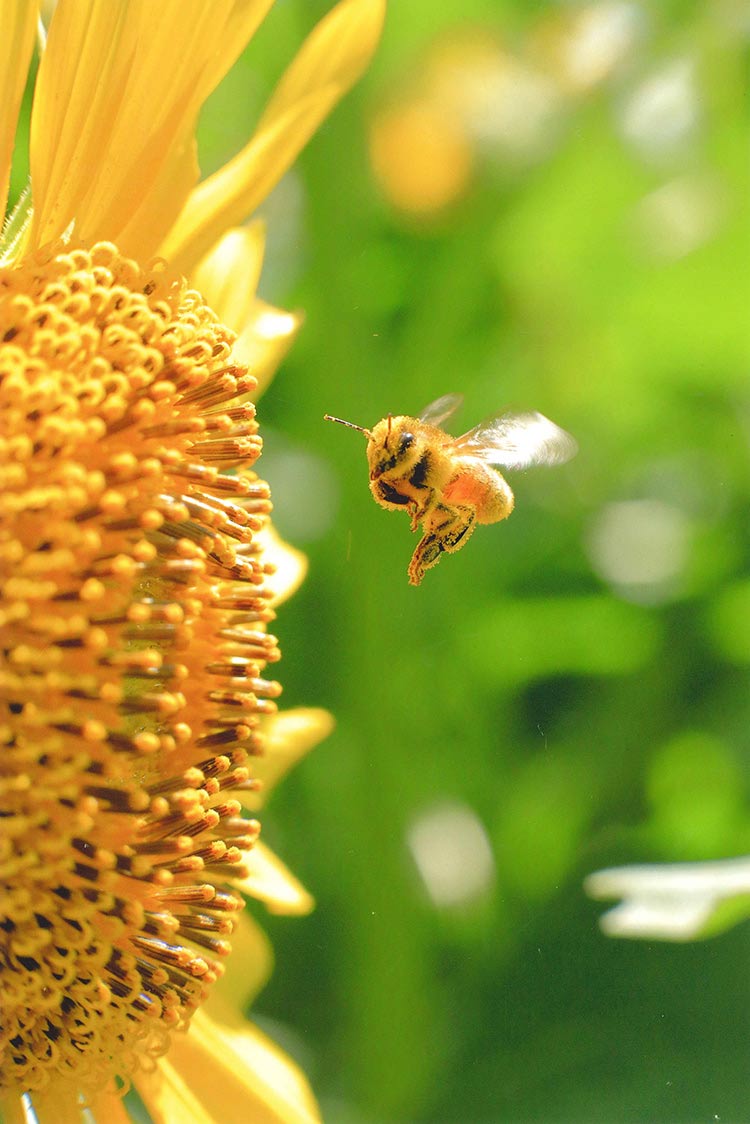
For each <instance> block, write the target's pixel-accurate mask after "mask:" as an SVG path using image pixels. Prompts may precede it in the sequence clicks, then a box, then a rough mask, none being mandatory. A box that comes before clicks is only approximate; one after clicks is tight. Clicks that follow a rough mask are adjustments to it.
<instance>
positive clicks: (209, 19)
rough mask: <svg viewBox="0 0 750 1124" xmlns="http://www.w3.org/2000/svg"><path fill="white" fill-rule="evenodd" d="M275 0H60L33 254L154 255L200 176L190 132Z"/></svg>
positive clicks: (47, 67) (36, 188) (36, 161)
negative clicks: (90, 250)
mask: <svg viewBox="0 0 750 1124" xmlns="http://www.w3.org/2000/svg"><path fill="white" fill-rule="evenodd" d="M270 3H271V0H238V2H236V3H235V2H233V0H212V3H210V4H206V3H205V2H204V0H162V2H161V3H159V4H154V3H153V0H60V3H59V4H58V6H57V8H56V10H55V14H54V17H53V19H52V25H51V27H50V31H49V36H48V40H47V48H46V50H45V52H44V56H43V59H42V64H41V66H40V69H39V76H38V80H37V89H36V95H35V99H34V109H33V113H32V122H31V142H30V163H31V180H32V191H33V197H34V218H33V224H32V229H31V233H30V239H29V241H30V244H31V246H32V247H34V246H37V245H39V244H40V243H43V242H45V241H47V240H48V239H50V238H54V237H56V236H58V235H60V234H62V233H63V231H65V229H66V228H67V227H68V226H69V224H70V223H71V222H72V221H73V220H75V224H76V233H77V234H78V235H79V236H80V237H81V238H82V239H84V240H85V241H94V240H95V239H97V238H109V239H112V240H113V241H117V242H118V243H119V245H120V249H123V250H126V251H127V252H129V253H133V254H135V255H137V256H147V255H148V254H149V253H153V252H155V250H156V249H157V247H158V244H159V242H160V240H161V237H162V235H163V234H164V232H165V231H166V230H167V229H168V228H169V226H170V225H171V224H172V223H173V222H174V219H175V217H176V215H177V214H178V213H179V210H180V208H181V207H182V205H183V203H184V201H185V198H186V197H187V194H188V192H189V190H190V187H191V186H192V185H193V184H194V183H195V181H196V180H197V175H198V170H197V164H196V161H195V154H194V140H193V130H194V125H195V119H196V116H197V113H198V110H199V109H200V106H201V103H202V102H203V100H204V99H205V98H206V97H207V96H208V94H209V92H210V91H211V90H212V89H213V88H214V86H215V85H216V84H217V83H218V81H219V80H220V79H221V77H222V76H223V75H224V74H225V73H226V71H227V70H228V69H229V67H230V66H231V65H232V63H233V62H234V61H235V59H236V57H237V55H238V54H239V52H240V51H241V50H242V48H243V47H244V45H245V43H246V42H247V39H248V38H249V37H250V36H251V35H252V33H253V31H254V30H255V28H256V27H257V25H258V23H259V22H260V21H261V19H262V18H263V16H264V15H265V13H266V12H267V10H268V8H269V6H270Z"/></svg>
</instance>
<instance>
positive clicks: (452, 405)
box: [419, 394, 464, 425]
mask: <svg viewBox="0 0 750 1124" xmlns="http://www.w3.org/2000/svg"><path fill="white" fill-rule="evenodd" d="M463 400H464V396H463V394H444V395H443V397H442V398H438V399H436V401H435V402H430V404H429V406H425V408H424V410H422V412H421V414H420V415H419V421H421V422H426V423H427V425H440V424H441V422H444V421H447V420H448V418H449V417H450V416H451V414H455V412H456V410H457V409H458V408H459V406H460V405H461V403H462V402H463Z"/></svg>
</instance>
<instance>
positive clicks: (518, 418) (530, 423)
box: [453, 410, 578, 468]
mask: <svg viewBox="0 0 750 1124" xmlns="http://www.w3.org/2000/svg"><path fill="white" fill-rule="evenodd" d="M453 446H454V448H455V450H456V452H457V453H458V454H459V456H462V457H474V458H476V459H477V460H482V461H484V462H485V463H486V464H494V465H498V467H500V468H529V467H530V466H531V465H533V464H564V463H565V461H569V460H570V458H571V457H574V456H575V454H576V453H577V452H578V445H577V444H576V441H575V439H574V438H573V437H571V436H570V434H569V433H566V432H565V430H564V429H560V426H559V425H555V423H554V422H552V421H550V420H549V418H545V416H544V414H539V413H537V412H536V410H532V411H530V412H529V413H527V414H497V415H496V416H495V417H493V418H487V420H486V421H483V422H480V423H479V425H476V426H474V428H473V429H470V430H469V431H468V433H464V434H463V435H462V436H461V437H457V438H456V439H455V441H454V442H453Z"/></svg>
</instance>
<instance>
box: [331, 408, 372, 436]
mask: <svg viewBox="0 0 750 1124" xmlns="http://www.w3.org/2000/svg"><path fill="white" fill-rule="evenodd" d="M323 421H333V422H338V423H339V425H346V426H348V427H349V429H358V430H359V432H360V433H364V435H365V437H366V438H367V440H368V441H369V440H370V438H371V437H372V434H371V433H370V431H369V429H365V427H364V426H363V425H355V424H354V422H348V421H344V419H343V418H334V417H332V416H331V414H324V415H323Z"/></svg>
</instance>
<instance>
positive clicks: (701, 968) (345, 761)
mask: <svg viewBox="0 0 750 1124" xmlns="http://www.w3.org/2000/svg"><path fill="white" fill-rule="evenodd" d="M328 7H329V4H327V3H320V2H318V0H315V2H312V0H278V2H277V4H276V6H275V8H274V9H273V11H272V13H271V15H270V17H269V18H268V20H267V22H266V24H265V25H264V27H263V29H262V31H261V32H260V33H259V35H258V37H257V39H256V41H255V42H254V44H253V45H252V46H251V48H250V50H249V51H248V52H247V54H246V56H244V57H243V59H242V60H241V62H240V63H239V65H238V67H237V68H236V69H235V71H234V72H233V73H232V75H231V76H230V77H229V78H228V79H227V81H226V82H225V83H224V85H223V86H222V87H221V89H220V90H219V91H218V92H217V94H216V95H215V96H214V98H213V99H212V101H211V102H210V103H209V106H208V107H207V109H206V111H205V113H204V117H203V121H202V134H201V137H202V163H203V167H204V170H205V171H210V170H212V169H213V168H214V167H216V166H218V165H219V164H220V163H221V162H223V161H224V160H225V159H226V158H227V157H228V156H230V155H231V154H232V153H233V152H234V151H236V150H237V149H238V148H239V147H240V146H241V144H242V143H243V142H244V140H245V138H246V137H247V136H248V134H249V132H250V130H251V128H252V125H253V122H254V121H255V120H256V119H257V114H258V111H259V109H260V106H261V105H262V103H263V100H264V98H265V97H266V96H267V94H268V91H269V90H270V88H271V84H272V82H273V81H274V80H275V78H276V77H277V76H278V75H279V74H280V72H281V70H282V69H283V66H284V65H285V64H286V62H288V61H289V59H290V58H291V57H292V55H293V53H294V51H295V50H296V49H297V47H298V46H299V44H300V43H301V41H302V39H303V37H304V35H305V34H306V33H307V32H308V31H309V30H310V28H311V27H312V26H313V24H314V23H315V21H316V19H317V18H318V17H319V16H320V15H322V14H323V12H325V11H326V10H327V8H328ZM747 13H748V9H747V6H746V5H744V4H742V3H739V2H738V3H736V4H733V3H731V2H722V0H716V2H711V3H709V2H704V3H688V2H686V0H671V2H668V3H658V4H657V3H656V2H654V3H652V4H647V3H637V2H633V3H629V2H619V0H610V2H601V3H594V4H589V5H586V4H574V3H568V4H563V3H550V2H546V3H545V2H541V0H540V2H537V3H521V2H516V3H512V2H505V0H441V2H440V4H435V3H434V0H393V2H392V4H391V6H390V11H389V16H388V22H387V27H386V32H385V37H384V40H383V43H382V47H381V49H380V51H379V53H378V56H377V59H376V62H375V64H374V66H373V67H372V68H371V70H370V72H369V73H368V75H367V77H366V78H365V80H364V81H363V82H362V83H361V84H360V85H359V86H358V88H357V89H356V90H355V92H354V94H353V95H351V96H349V97H348V98H347V99H346V101H345V102H344V103H343V105H342V106H341V107H340V108H339V109H338V110H337V111H336V113H335V114H334V116H333V117H332V118H331V120H330V121H329V122H328V123H327V124H326V125H325V126H324V127H323V129H322V130H321V132H320V133H319V134H318V136H317V137H316V138H315V139H314V140H313V142H312V143H311V144H310V146H309V148H308V149H307V151H306V152H305V154H304V156H303V158H302V159H301V160H300V161H299V163H298V165H297V167H296V170H295V171H294V172H293V173H292V174H291V175H289V176H288V177H287V178H286V179H285V180H284V181H283V182H282V184H281V185H280V186H279V188H278V189H277V190H276V192H275V193H274V195H273V196H272V197H271V199H270V200H269V201H268V203H267V204H266V206H265V207H264V208H263V212H262V213H263V215H264V216H265V217H266V218H267V219H268V222H269V228H270V229H269V250H268V260H267V265H266V268H265V272H264V276H263V280H262V283H261V293H262V295H263V296H264V297H266V299H269V300H272V301H275V302H277V303H279V304H280V305H282V306H283V307H287V308H301V309H304V311H305V314H306V323H305V327H304V329H303V331H302V333H301V335H300V338H299V340H298V341H297V343H296V345H295V347H294V348H293V350H292V352H291V354H290V356H289V358H288V359H287V361H286V362H285V364H284V367H283V369H282V370H281V372H280V373H279V374H278V376H277V378H276V380H275V382H274V383H273V384H272V386H271V388H270V389H269V391H268V392H267V394H266V396H265V397H264V399H263V401H262V403H261V411H260V414H261V420H262V422H263V423H264V426H265V431H266V448H267V453H266V455H265V457H264V460H263V462H262V470H264V471H265V473H266V475H267V477H268V478H269V480H270V481H271V483H272V485H273V487H274V492H275V502H276V511H277V523H278V526H279V529H280V530H281V532H282V533H283V534H284V535H285V537H286V538H287V539H288V540H289V541H290V542H292V543H294V544H295V545H298V546H300V547H301V548H302V549H304V550H305V551H306V553H307V554H308V556H309V559H310V574H309V577H308V580H307V581H306V583H305V585H304V587H303V588H302V590H301V591H300V592H299V593H298V594H297V595H296V597H295V598H294V599H293V600H292V601H291V602H290V603H288V605H286V606H285V607H284V608H283V610H282V613H281V615H280V619H279V621H278V622H277V625H278V628H277V631H278V633H279V635H280V637H281V638H282V643H283V647H284V662H283V664H282V666H281V668H280V673H281V678H282V679H283V681H284V684H285V694H284V702H285V704H286V705H289V706H293V705H301V704H302V705H323V706H325V707H327V708H329V709H330V710H331V711H332V712H333V713H334V714H335V716H336V718H337V723H338V725H337V729H336V732H335V733H334V735H333V736H332V737H331V738H330V739H329V740H328V741H327V742H326V743H324V744H323V745H321V746H320V747H319V748H318V749H317V750H316V751H315V752H314V753H313V754H312V756H311V757H310V758H309V759H307V760H306V761H305V762H304V763H303V764H302V765H301V766H300V767H299V768H298V769H297V770H295V772H294V773H293V774H292V775H291V776H290V777H289V779H288V780H287V781H286V782H285V783H284V785H283V787H282V788H281V789H280V790H279V792H278V794H277V795H276V796H275V797H274V799H273V800H272V802H271V805H270V807H269V809H268V811H267V813H266V815H265V820H264V838H265V839H266V841H267V842H269V843H270V844H271V845H272V846H273V847H274V848H275V849H276V850H277V851H278V853H279V854H280V855H281V856H282V857H283V858H284V859H285V861H287V862H288V863H289V865H290V867H291V868H292V870H293V871H294V872H295V873H297V874H298V875H299V876H300V878H301V879H302V880H303V881H304V883H305V884H306V885H307V886H308V887H309V888H310V889H311V891H312V892H313V893H314V894H315V895H316V897H317V901H318V906H317V910H316V912H315V913H314V914H313V915H312V916H310V917H309V918H306V919H302V920H294V919H286V918H264V919H263V923H264V925H265V926H266V928H267V929H268V931H270V933H271V936H272V938H273V942H274V945H275V948H276V951H277V968H276V972H275V975H274V977H273V979H272V981H271V983H270V985H269V987H268V988H267V990H266V991H265V992H264V993H263V994H262V995H261V997H260V999H259V1001H258V1003H257V1007H256V1012H255V1015H256V1016H257V1018H258V1021H259V1022H260V1023H261V1025H263V1026H265V1027H266V1028H267V1029H269V1031H270V1032H271V1033H272V1034H274V1035H275V1036H276V1037H277V1038H278V1039H280V1040H281V1041H282V1042H283V1043H284V1045H286V1046H287V1048H288V1049H289V1050H290V1051H291V1052H292V1053H293V1054H294V1055H295V1056H296V1057H297V1058H298V1059H299V1060H300V1061H301V1063H302V1065H303V1066H304V1067H305V1069H306V1070H307V1072H308V1073H309V1074H310V1077H311V1079H312V1082H313V1084H314V1087H315V1089H316V1092H317V1094H318V1096H319V1098H320V1100H321V1103H322V1106H323V1111H324V1117H325V1119H326V1120H327V1121H329V1122H331V1124H337V1122H339V1124H376V1122H377V1124H385V1122H387V1124H392V1122H423V1121H424V1122H434V1124H437V1122H474V1121H476V1122H495V1121H497V1122H500V1121H503V1122H505V1121H524V1122H525V1121H528V1122H532V1121H550V1122H552V1121H568V1122H570V1121H574V1122H578V1121H581V1122H584V1121H592V1122H594V1121H596V1122H601V1121H607V1122H623V1124H624V1122H631V1121H632V1122H636V1121H637V1122H646V1124H662V1122H692V1121H696V1122H698V1121H713V1120H722V1121H729V1120H731V1121H735V1122H737V1121H750V1100H749V1097H748V1063H749V1062H750V1048H749V1046H748V1043H749V1042H750V1036H749V1035H748V1031H749V1030H750V1026H749V1025H748V1024H749V1023H750V1002H749V1000H750V985H748V982H747V979H748V953H749V952H750V942H749V940H748V930H747V928H746V927H744V928H743V927H740V928H738V929H736V930H734V931H731V932H729V933H727V934H726V935H724V936H722V937H719V938H717V939H715V940H713V941H708V942H704V943H699V944H694V945H684V946H672V945H664V944H658V943H636V942H629V943H628V942H624V941H623V942H618V941H613V940H610V939H608V938H606V937H604V936H603V935H602V934H601V932H600V931H599V929H598V927H597V918H598V916H599V915H600V913H601V912H602V908H603V907H602V906H601V904H595V903H592V902H589V901H588V900H587V899H586V897H585V895H584V892H583V889H582V882H583V879H584V877H585V875H586V874H587V873H589V872H591V871H593V870H596V869H598V868H600V867H603V866H608V865H613V864H618V863H626V862H634V861H675V860H694V859H701V858H715V857H721V856H729V855H734V854H742V853H746V852H747V851H749V850H750V817H749V816H748V799H747V796H748V791H747V790H748V764H749V757H748V750H749V748H750V745H749V741H748V730H749V729H750V723H749V722H748V719H749V718H750V695H749V694H748V689H747V688H748V664H750V577H748V552H749V549H750V537H749V531H748V522H747V504H748V489H749V487H750V484H749V481H748V452H747V446H748V436H749V435H750V395H749V393H748V386H749V384H748V369H747V368H748V357H749V354H750V348H749V346H748V342H749V341H748V319H747V307H748V295H749V286H748V261H749V260H750V257H749V255H748V250H749V249H750V246H749V245H748V231H749V230H750V227H749V226H748V208H747V168H746V150H745V146H746V139H747V112H746V105H743V96H744V94H745V91H746V88H747V87H746V61H747V45H748V33H749V32H750V20H748V14H747ZM450 391H462V392H463V393H464V394H465V396H466V405H465V408H464V410H463V412H462V414H461V416H460V418H459V419H458V422H457V424H458V425H459V426H463V428H468V427H469V426H470V425H473V424H474V423H475V422H477V421H478V420H480V419H481V418H482V417H484V416H486V415H488V414H491V413H493V412H496V411H497V410H499V409H501V408H503V407H505V406H512V407H516V408H527V409H538V410H541V411H542V412H544V413H545V414H548V415H549V416H550V417H552V418H553V419H554V420H555V421H557V422H558V423H559V424H561V425H563V426H564V427H565V428H566V429H569V430H570V431H571V432H572V433H574V434H575V436H576V438H577V440H578V442H579V444H580V453H579V455H578V457H577V458H576V460H575V461H573V462H572V463H571V464H570V465H569V466H566V467H565V468H562V469H556V470H544V469H540V470H536V471H530V472H528V473H526V474H516V475H514V476H511V483H512V485H513V487H514V489H515V491H516V497H517V509H516V513H515V514H514V515H513V517H512V518H511V519H510V520H509V521H508V523H507V524H503V525H500V526H496V527H489V528H480V529H479V530H478V531H477V533H476V535H475V536H474V538H473V539H472V541H471V543H470V544H469V545H468V547H467V549H466V550H464V551H462V552H461V553H460V554H459V555H457V556H455V557H452V558H444V560H443V562H442V563H441V565H440V566H439V567H438V568H437V569H436V570H435V571H432V572H430V573H429V574H428V575H427V577H426V579H425V582H424V584H423V586H422V587H421V588H419V589H413V588H410V587H409V586H408V585H407V580H406V565H407V563H408V560H409V557H410V554H411V550H412V549H413V546H414V540H412V537H411V536H410V534H409V528H408V524H407V520H406V518H405V517H404V516H402V515H400V514H399V513H387V512H385V511H382V510H381V509H379V508H378V507H376V505H375V504H374V503H373V502H372V500H371V498H370V495H369V492H368V489H367V472H366V464H365V455H364V441H363V440H362V438H361V437H360V436H359V435H357V434H354V433H351V432H349V431H345V430H343V429H341V428H335V427H333V426H328V425H326V424H324V423H323V421H322V416H323V414H324V413H325V412H331V413H334V414H337V415H339V416H341V417H344V418H349V419H351V420H352V421H355V422H358V423H360V424H362V425H372V424H374V423H375V422H376V421H377V420H378V419H379V418H381V417H382V416H383V415H384V414H386V413H388V412H389V411H391V412H394V413H402V412H405V413H416V412H418V411H419V410H420V409H421V408H422V407H423V406H424V405H425V404H426V403H427V402H429V401H431V400H432V399H434V398H437V397H438V396H440V395H442V394H445V393H447V392H450Z"/></svg>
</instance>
